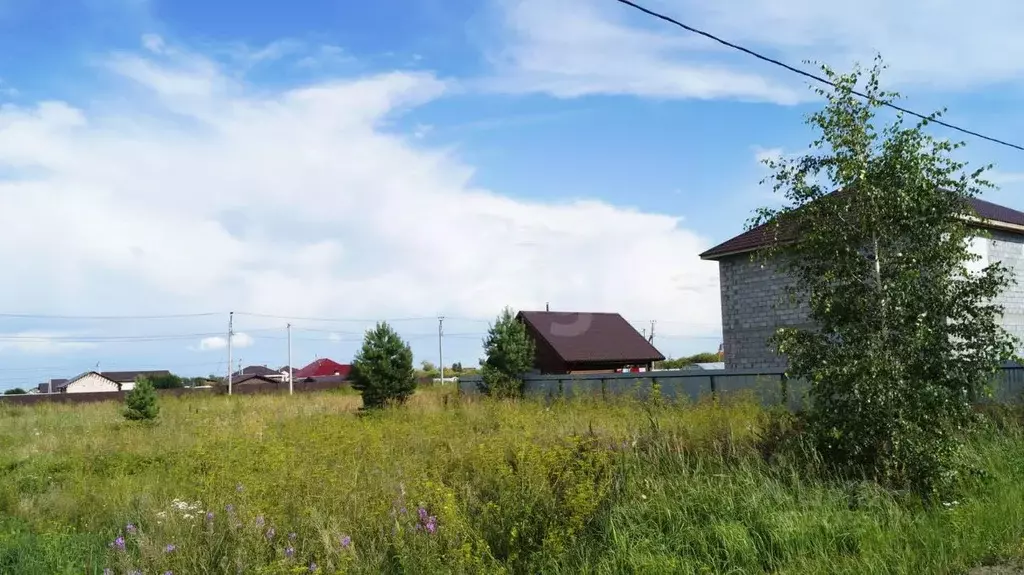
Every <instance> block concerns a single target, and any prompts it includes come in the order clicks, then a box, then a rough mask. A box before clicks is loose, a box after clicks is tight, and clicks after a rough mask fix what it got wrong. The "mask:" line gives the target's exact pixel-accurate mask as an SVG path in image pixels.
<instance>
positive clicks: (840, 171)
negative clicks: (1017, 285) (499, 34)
mask: <svg viewBox="0 0 1024 575" xmlns="http://www.w3.org/2000/svg"><path fill="white" fill-rule="evenodd" d="M822 68H823V73H824V74H825V75H826V76H827V77H828V78H829V80H830V81H831V83H832V86H833V90H825V89H820V90H819V94H820V95H821V96H823V97H824V98H825V100H826V105H825V107H824V109H823V110H821V111H819V112H816V113H815V114H813V115H812V116H811V117H810V119H809V123H810V124H812V125H813V126H814V127H816V128H817V129H818V130H819V131H820V132H821V134H820V138H819V139H818V140H817V141H816V142H815V143H814V145H813V146H812V148H813V150H814V151H813V152H812V153H811V154H809V155H806V156H803V157H799V158H779V159H770V160H768V161H767V164H768V166H769V168H770V169H772V171H773V172H774V173H773V174H772V175H771V176H770V177H769V178H768V180H769V181H771V182H772V183H773V185H774V188H775V190H776V191H780V192H782V193H784V195H785V196H786V200H788V202H787V204H788V205H786V206H784V207H783V208H781V209H764V210H761V211H760V213H759V215H758V216H757V217H755V218H754V219H753V220H752V221H751V222H750V225H751V226H757V225H767V226H768V228H767V229H768V230H769V231H768V232H767V233H768V234H771V237H774V238H776V241H774V242H773V243H772V245H769V246H767V249H765V250H763V251H762V252H761V253H759V254H757V255H759V256H761V257H770V258H772V260H773V263H777V264H779V267H780V270H781V271H782V272H783V273H787V274H788V275H789V276H790V277H792V278H793V279H794V282H793V285H794V288H793V289H792V290H790V293H789V295H790V296H791V297H792V298H793V300H796V301H793V302H791V303H797V302H799V303H803V304H805V305H806V306H807V308H808V310H809V317H808V319H809V320H810V322H809V323H810V324H811V325H812V326H813V327H800V328H784V329H781V330H779V331H778V332H777V333H776V334H775V335H774V336H773V338H772V343H773V345H774V347H775V349H776V351H778V352H779V353H782V354H785V355H786V356H788V360H789V375H790V377H794V378H800V379H803V380H805V381H808V382H810V383H811V389H810V399H811V407H810V409H809V410H808V414H807V415H808V417H807V419H806V423H807V428H808V431H809V432H810V434H811V435H812V437H814V439H815V442H816V445H817V450H818V452H819V454H820V455H821V456H823V457H824V459H825V460H826V462H827V463H829V464H832V465H834V466H835V467H836V468H837V469H839V470H841V471H843V472H845V473H846V474H848V475H849V476H852V477H863V476H867V477H870V478H872V479H875V480H878V481H879V482H880V483H883V484H885V485H887V486H889V487H894V488H900V489H902V488H910V489H913V490H915V491H917V492H919V493H920V494H922V495H935V494H937V492H939V491H942V490H944V488H945V487H952V486H954V485H955V483H956V481H957V474H958V471H959V470H960V469H959V468H961V467H962V465H961V463H962V461H963V451H962V447H963V443H962V441H963V438H964V431H965V430H967V429H969V428H970V424H971V423H972V421H973V419H974V417H973V413H972V410H971V405H972V403H973V402H974V401H976V400H977V399H978V398H979V397H981V396H982V394H983V393H984V392H985V391H986V389H987V386H988V384H989V382H990V377H991V374H992V373H993V372H994V371H996V370H997V369H998V366H999V364H1000V362H1001V361H1003V360H1006V359H1009V358H1010V355H1011V353H1012V350H1013V345H1012V343H1013V338H1012V337H1011V336H1010V334H1008V333H1007V332H1006V331H1005V330H1004V329H1003V328H1002V327H1001V326H1000V325H999V318H1000V316H1001V314H1002V312H1003V310H1002V307H1001V305H1000V304H999V299H1000V298H999V295H1000V294H1001V293H1002V292H1003V291H1004V289H1005V288H1006V287H1008V286H1009V285H1010V284H1011V283H1012V277H1011V276H1010V274H1009V270H1008V269H1007V268H1006V267H1005V266H1004V265H1003V264H1001V263H991V264H990V265H987V266H985V267H984V269H982V270H980V271H976V272H975V271H970V270H969V269H968V268H969V267H970V266H971V264H972V262H975V261H977V259H978V256H976V255H973V254H972V253H971V252H970V247H969V245H970V243H971V242H972V241H973V239H974V238H976V237H977V234H978V230H977V229H976V228H974V227H972V225H971V224H970V221H969V220H970V218H973V217H975V216H974V209H973V207H972V206H971V204H970V200H971V199H973V198H974V197H975V196H977V195H978V194H979V193H980V191H981V189H982V188H985V187H988V186H989V185H990V184H989V183H988V182H987V181H985V180H984V179H982V177H981V176H982V174H983V172H984V170H985V168H982V169H980V170H973V171H968V170H967V169H966V164H965V163H963V162H960V161H958V160H956V159H955V158H954V156H955V155H956V150H957V148H959V147H960V146H961V144H958V143H954V142H947V141H944V140H939V139H936V138H934V137H932V136H930V135H928V133H927V132H925V130H924V128H925V126H926V125H927V124H928V123H929V121H930V120H924V121H923V122H920V123H917V124H915V125H912V126H907V125H905V124H904V121H903V118H902V117H897V119H896V121H895V122H894V123H891V124H889V125H888V126H886V127H884V129H876V128H875V127H874V125H873V122H874V120H875V115H876V112H875V108H877V107H880V106H885V105H886V104H889V103H891V102H892V101H893V100H894V99H895V98H896V96H897V95H896V94H895V93H891V92H887V91H883V90H882V89H880V88H879V83H880V82H879V73H880V70H881V66H880V64H878V63H876V66H875V67H874V68H873V69H872V70H871V72H870V75H869V76H868V77H867V79H866V81H865V82H863V84H864V87H863V88H861V87H860V84H861V83H862V72H861V71H860V69H859V68H858V69H857V70H855V71H854V72H853V73H850V74H846V75H840V74H836V73H834V72H832V71H831V70H830V69H829V68H828V67H825V66H823V67H822ZM858 90H860V92H858ZM862 96H863V97H864V98H863V99H862ZM937 116H938V114H935V116H933V117H937ZM836 190H839V192H836ZM908 222H913V224H912V225H908ZM789 239H792V241H789ZM782 240H786V241H782Z"/></svg>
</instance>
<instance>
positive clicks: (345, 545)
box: [341, 535, 352, 549]
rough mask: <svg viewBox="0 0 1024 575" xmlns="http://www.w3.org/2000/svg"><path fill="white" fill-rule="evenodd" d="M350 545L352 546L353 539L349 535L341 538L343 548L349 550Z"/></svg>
mask: <svg viewBox="0 0 1024 575" xmlns="http://www.w3.org/2000/svg"><path fill="white" fill-rule="evenodd" d="M349 545H352V538H351V537H349V536H348V535H344V536H342V538H341V548H342V549H348V547H349Z"/></svg>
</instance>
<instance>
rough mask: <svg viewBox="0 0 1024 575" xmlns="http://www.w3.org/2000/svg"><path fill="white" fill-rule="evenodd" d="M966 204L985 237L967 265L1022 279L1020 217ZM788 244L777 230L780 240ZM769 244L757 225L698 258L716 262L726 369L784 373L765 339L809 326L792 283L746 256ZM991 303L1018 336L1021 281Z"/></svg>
mask: <svg viewBox="0 0 1024 575" xmlns="http://www.w3.org/2000/svg"><path fill="white" fill-rule="evenodd" d="M970 203H971V207H972V208H973V209H974V211H975V214H976V216H977V217H976V219H973V220H971V223H972V225H974V226H976V227H977V228H981V229H984V230H986V231H987V232H988V233H989V235H990V237H989V238H987V239H986V238H982V237H978V236H976V237H974V238H973V240H972V242H971V251H972V252H974V253H976V254H978V255H980V256H981V260H980V261H977V262H974V263H973V266H977V267H978V268H979V269H980V268H982V267H984V266H986V265H988V264H989V263H992V262H996V261H1000V262H1002V263H1003V265H1005V266H1007V267H1008V268H1010V270H1011V273H1012V274H1013V275H1014V276H1015V277H1017V278H1019V279H1024V277H1022V276H1024V213H1022V212H1019V211H1017V210H1013V209H1010V208H1007V207H1004V206H1000V205H997V204H993V203H991V202H986V201H984V200H979V199H976V198H975V199H972V200H971V202H970ZM790 239H792V237H786V234H785V231H784V230H780V237H779V240H780V241H786V240H790ZM770 241H771V237H770V232H769V228H768V227H767V226H758V227H755V228H753V229H751V230H748V231H746V232H744V233H742V234H739V235H738V236H736V237H733V238H731V239H729V240H726V241H725V242H722V243H721V244H719V245H717V246H715V247H713V248H711V249H709V250H707V251H705V252H704V253H702V254H700V258H701V259H703V260H709V261H715V262H718V277H719V285H720V289H721V297H722V301H721V304H722V344H723V350H724V355H725V358H724V359H725V367H726V368H727V369H778V368H784V367H785V366H786V360H785V358H784V357H782V356H779V355H777V354H775V353H773V352H772V350H771V349H770V347H769V345H768V338H769V337H771V335H772V334H773V333H774V332H775V330H776V329H778V328H780V327H797V328H807V327H810V326H811V324H810V322H809V320H808V315H809V309H808V308H807V306H806V305H805V304H802V303H798V304H791V303H789V302H788V301H786V297H785V296H786V289H787V288H788V287H790V286H792V285H793V279H792V278H790V277H788V276H786V274H785V273H784V272H782V271H781V270H780V269H779V267H778V265H777V264H773V263H772V262H770V261H769V262H764V264H763V265H762V263H761V262H757V261H753V260H752V259H751V257H750V256H751V255H752V254H753V253H754V252H756V251H757V250H759V249H760V248H763V247H766V246H768V244H769V243H770ZM996 303H999V304H1001V305H1002V306H1003V307H1004V314H1003V318H1002V322H1001V323H1002V326H1003V328H1004V329H1006V330H1007V331H1009V332H1010V333H1012V334H1013V335H1015V336H1018V337H1024V281H1019V283H1018V284H1017V285H1016V286H1011V287H1010V288H1009V289H1007V290H1006V291H1005V292H1004V293H1003V294H1002V296H1001V298H1000V300H999V301H997V302H996ZM1020 351H1021V350H1018V352H1020Z"/></svg>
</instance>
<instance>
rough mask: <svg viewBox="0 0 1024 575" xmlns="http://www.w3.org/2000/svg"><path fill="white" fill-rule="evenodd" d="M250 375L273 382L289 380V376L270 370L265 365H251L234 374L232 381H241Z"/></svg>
mask: <svg viewBox="0 0 1024 575" xmlns="http://www.w3.org/2000/svg"><path fill="white" fill-rule="evenodd" d="M249 375H258V376H260V377H265V378H268V379H270V380H272V381H282V380H286V379H287V378H288V375H287V374H285V373H281V372H280V371H277V370H273V369H270V368H269V367H267V366H265V365H250V366H248V367H245V368H242V369H240V370H238V371H236V372H235V373H232V374H231V379H232V380H235V379H241V378H243V377H246V376H249Z"/></svg>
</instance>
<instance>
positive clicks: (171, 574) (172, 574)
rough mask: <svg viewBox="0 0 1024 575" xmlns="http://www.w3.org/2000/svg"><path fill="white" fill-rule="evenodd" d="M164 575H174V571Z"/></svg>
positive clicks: (166, 572)
mask: <svg viewBox="0 0 1024 575" xmlns="http://www.w3.org/2000/svg"><path fill="white" fill-rule="evenodd" d="M164 575H174V571H164Z"/></svg>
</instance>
